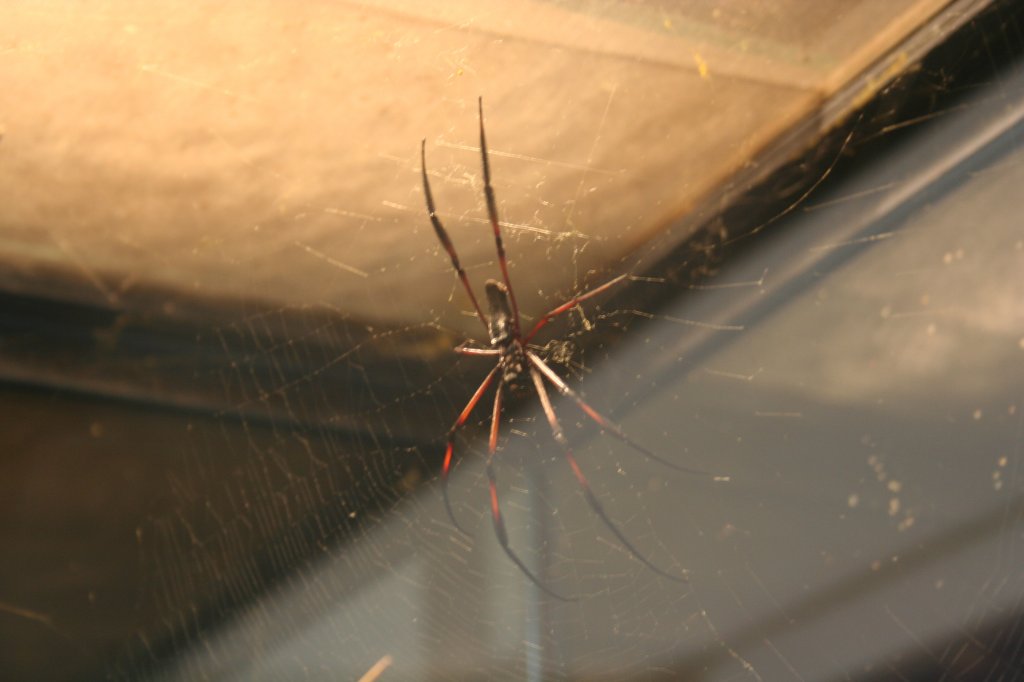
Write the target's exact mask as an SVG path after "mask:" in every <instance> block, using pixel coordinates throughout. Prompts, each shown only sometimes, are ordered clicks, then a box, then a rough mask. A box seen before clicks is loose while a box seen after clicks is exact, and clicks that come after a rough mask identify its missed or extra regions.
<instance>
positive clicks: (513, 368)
mask: <svg viewBox="0 0 1024 682" xmlns="http://www.w3.org/2000/svg"><path fill="white" fill-rule="evenodd" d="M477 103H478V108H479V115H480V156H481V159H482V162H483V178H484V197H485V198H486V200H487V214H488V217H489V218H490V222H491V228H492V230H493V231H494V243H495V246H496V248H497V252H498V263H499V265H500V266H501V275H502V280H503V281H501V282H499V281H497V280H493V279H489V280H487V281H486V282H485V283H484V291H485V292H486V295H487V304H488V311H489V313H490V314H489V315H484V313H483V311H482V310H481V308H480V304H479V302H478V301H477V298H476V295H475V294H474V293H473V288H472V287H471V286H470V285H469V278H468V277H466V271H465V269H464V268H463V267H462V265H461V264H460V263H459V257H458V254H457V253H456V251H455V247H454V246H453V245H452V241H451V239H450V238H449V236H448V232H447V231H446V230H445V229H444V226H443V225H442V224H441V219H440V218H438V216H437V211H436V210H435V207H434V197H433V195H432V194H431V192H430V181H429V180H428V178H427V162H426V146H427V141H426V140H423V142H422V143H421V145H420V164H421V165H420V170H421V173H422V176H423V194H424V195H425V197H426V200H427V214H428V215H429V216H430V222H431V224H432V225H433V226H434V231H435V232H436V233H437V238H438V240H440V242H441V246H443V247H444V250H445V251H447V252H448V256H449V257H450V258H451V262H452V267H453V268H454V269H455V272H456V273H457V274H458V276H459V279H460V280H461V281H462V286H463V287H464V288H465V290H466V293H467V294H468V295H469V300H470V301H471V302H472V304H473V310H474V311H475V312H476V316H477V318H478V319H479V320H480V322H482V323H483V325H484V329H485V331H486V333H487V338H488V343H489V345H488V347H484V348H480V347H475V346H471V345H468V344H470V343H471V342H469V341H467V342H464V343H462V344H460V345H459V346H457V347H456V348H455V352H456V353H459V354H462V355H473V356H487V357H493V358H496V359H497V364H496V365H495V366H494V368H493V369H491V371H490V372H489V373H488V374H487V376H486V377H484V380H483V382H482V383H481V384H480V386H479V387H478V388H477V389H476V392H475V393H473V397H472V398H470V399H469V402H468V403H467V404H466V406H465V407H464V408H463V410H462V412H461V413H460V414H459V417H458V419H456V420H455V423H454V424H452V427H451V429H449V431H448V444H447V447H446V449H445V453H444V463H443V465H442V468H441V490H442V493H443V497H444V505H445V509H446V511H447V512H448V517H449V519H451V522H452V524H453V525H454V526H455V528H457V529H458V530H459V531H460V532H462V533H464V534H465V533H466V531H465V530H464V529H463V528H462V526H461V525H459V522H458V521H456V520H455V514H454V513H453V512H452V507H451V502H450V500H449V496H448V474H449V472H450V471H451V464H452V454H453V452H454V449H455V436H456V434H457V433H458V431H459V430H460V429H461V428H462V427H463V426H464V425H465V424H466V421H467V420H468V419H469V417H470V415H471V414H472V413H473V410H474V409H475V408H476V406H477V404H478V403H479V402H480V400H481V399H482V398H483V395H484V393H485V392H486V391H487V389H488V388H489V387H490V386H491V384H493V383H494V382H495V380H497V390H496V391H495V393H494V408H493V411H492V413H491V430H490V439H489V441H488V445H487V479H488V484H489V489H490V502H491V521H492V523H493V525H494V533H495V535H496V536H497V539H498V543H499V544H500V545H501V548H502V549H503V550H504V551H505V554H507V555H508V557H509V559H511V560H512V562H513V563H514V564H515V565H516V566H517V567H518V568H519V570H520V571H522V572H523V574H524V575H525V576H526V577H527V578H529V580H530V581H531V582H532V583H533V584H534V585H536V586H537V587H538V588H540V589H541V590H543V591H544V592H545V593H547V594H549V595H551V596H552V597H555V598H557V599H560V600H563V601H567V600H568V599H567V598H566V597H563V596H562V595H560V594H558V593H557V592H555V591H553V590H552V589H551V588H549V587H548V586H546V585H545V584H544V583H543V582H542V581H541V580H540V579H539V578H538V577H537V576H536V575H534V573H533V572H532V571H530V569H529V568H527V566H526V564H525V563H524V562H523V560H522V559H520V558H519V555H517V554H516V553H515V551H514V550H513V549H512V547H511V546H510V545H509V541H508V533H507V531H506V530H505V521H504V520H503V518H502V515H501V506H500V504H499V502H498V491H497V483H496V477H495V470H494V455H495V453H496V452H497V449H498V429H499V426H500V423H501V408H502V395H503V393H504V391H505V390H506V389H512V390H514V389H517V388H521V387H522V385H521V382H522V381H523V380H524V378H528V379H529V380H530V382H531V383H532V384H533V387H534V389H535V390H536V393H537V397H538V399H539V400H540V404H541V407H542V408H543V410H544V416H545V417H546V418H547V421H548V424H549V426H550V427H551V433H552V434H553V436H554V439H555V441H556V442H557V443H558V445H559V446H561V448H562V450H563V452H564V454H565V459H566V461H567V462H568V464H569V467H570V468H571V469H572V472H573V474H574V475H575V476H576V481H577V483H578V484H579V486H580V489H581V490H582V492H583V497H584V499H586V501H587V504H589V505H590V508H591V509H592V510H593V512H594V514H596V515H597V517H598V518H599V519H600V520H601V521H602V523H604V525H605V526H607V527H608V529H609V530H610V531H611V532H612V533H613V534H614V535H615V537H616V538H618V540H619V542H620V543H621V544H622V546H623V547H625V548H626V550H628V551H629V553H630V554H631V555H632V556H633V557H634V558H635V559H636V560H637V561H639V562H640V563H642V564H644V565H645V566H647V568H649V569H650V570H652V571H654V572H655V573H657V574H658V575H660V576H663V577H665V578H668V579H669V580H674V581H677V582H686V578H685V577H684V576H682V575H676V574H674V573H669V572H668V571H665V570H663V569H661V568H659V567H657V566H656V565H654V564H653V563H651V561H649V560H648V559H647V558H646V557H645V556H644V555H643V554H641V553H640V551H639V550H637V549H636V547H634V546H633V544H632V543H631V542H630V541H629V540H628V539H627V538H626V536H625V535H624V534H623V532H622V531H621V530H620V529H619V527H618V526H616V525H615V523H613V522H612V520H611V518H610V517H609V516H608V514H607V512H605V510H604V506H603V505H602V504H601V502H600V500H598V498H597V496H596V495H595V494H594V492H593V490H592V489H591V487H590V483H589V482H588V481H587V477H586V476H585V475H584V474H583V470H582V469H581V468H580V465H579V463H578V462H577V461H576V456H575V455H574V454H573V451H572V447H570V445H569V441H568V439H567V438H566V437H565V433H564V432H563V430H562V426H561V424H560V422H559V421H558V416H557V415H556V414H555V410H554V407H552V404H551V398H550V397H549V395H548V389H547V387H546V386H545V381H547V382H548V383H549V384H551V386H553V387H554V388H555V390H557V391H558V393H559V394H561V395H562V396H565V397H567V398H569V399H571V400H572V401H574V402H575V403H576V405H577V406H578V407H579V408H580V410H582V411H583V414H585V415H586V416H587V417H588V418H590V419H591V420H592V421H594V422H595V423H596V424H597V425H598V426H599V427H601V429H602V430H604V431H605V432H606V433H609V434H611V435H613V436H615V437H616V438H618V439H619V440H621V441H623V442H624V443H626V444H627V445H629V446H630V447H632V448H633V449H634V450H636V451H637V452H639V453H641V454H642V455H644V456H645V457H648V458H650V459H653V460H655V461H657V462H660V463H661V464H663V465H665V466H668V467H671V468H673V469H676V470H679V471H683V472H686V473H691V474H699V475H708V474H707V472H704V471H700V470H697V469H690V468H688V467H683V466H679V465H677V464H674V463H672V462H669V461H667V460H665V459H662V458H661V457H658V456H657V455H655V454H654V453H653V452H651V451H650V450H648V449H647V448H645V447H643V446H641V445H639V444H638V443H636V442H635V441H634V440H632V439H631V438H629V437H628V436H627V435H626V434H625V432H623V430H622V429H621V428H619V426H617V425H616V424H615V423H613V422H611V421H609V420H608V419H607V418H606V417H604V416H603V415H601V414H600V413H599V412H598V411H597V410H595V409H594V408H593V407H591V406H590V405H589V404H587V402H586V401H584V400H583V398H582V397H581V396H580V395H579V394H578V393H577V392H576V391H574V390H573V389H572V388H570V387H569V385H568V384H566V383H565V381H563V380H562V378H561V377H559V376H558V375H557V374H556V373H555V372H554V371H553V370H552V369H551V368H550V367H549V366H548V365H547V363H545V362H544V360H542V359H541V358H540V356H538V355H537V354H536V353H535V352H534V351H533V350H532V349H531V346H530V341H531V340H533V338H534V337H535V336H536V335H537V333H538V332H539V331H540V330H541V329H543V328H544V327H545V326H546V325H547V324H548V323H549V322H551V320H553V319H554V318H556V317H558V316H559V315H561V314H563V313H565V312H567V311H569V310H572V309H573V308H575V307H576V306H577V305H579V304H580V303H582V302H583V301H586V300H587V299H590V298H593V297H595V296H597V295H598V294H601V293H604V292H605V291H608V290H609V289H611V288H612V287H614V286H615V285H617V284H621V283H622V282H624V281H626V280H627V279H628V277H629V276H628V275H626V274H622V275H619V276H618V277H615V278H613V279H611V280H609V281H608V282H605V283H604V284H602V285H601V286H598V287H595V288H594V289H591V290H589V291H587V292H585V293H582V294H579V295H577V296H574V297H573V298H572V299H570V300H568V301H566V302H565V303H563V304H561V305H559V306H558V307H556V308H554V309H552V310H550V311H549V312H547V313H545V314H544V315H542V316H541V317H540V319H538V320H537V322H536V323H535V324H534V325H533V328H532V329H531V330H530V331H529V332H528V333H526V334H523V332H522V327H521V324H520V317H519V305H518V304H517V303H516V296H515V292H514V291H513V289H512V283H511V281H510V280H509V275H508V258H507V257H506V255H505V246H504V243H503V242H502V238H501V228H500V226H499V223H498V209H497V205H496V203H495V199H494V188H493V187H491V170H490V165H489V163H488V158H487V141H486V137H485V135H484V111H483V98H482V97H481V98H480V99H479V100H478V102H477Z"/></svg>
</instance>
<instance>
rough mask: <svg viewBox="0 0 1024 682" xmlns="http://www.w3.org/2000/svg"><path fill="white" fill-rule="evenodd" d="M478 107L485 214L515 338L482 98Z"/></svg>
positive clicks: (516, 312) (512, 295)
mask: <svg viewBox="0 0 1024 682" xmlns="http://www.w3.org/2000/svg"><path fill="white" fill-rule="evenodd" d="M477 105H478V107H479V109H480V158H481V159H482V160H483V167H484V197H486V199H487V216H488V217H489V218H490V219H491V229H492V230H493V231H494V245H495V246H496V247H497V249H498V264H499V265H501V275H502V277H504V278H505V287H506V288H507V289H508V298H509V300H510V301H511V302H512V330H513V334H512V335H513V336H514V337H515V338H517V339H518V338H520V336H519V304H518V303H516V294H515V291H513V289H512V281H511V280H510V279H509V278H508V258H507V257H506V256H505V243H504V242H503V241H502V239H501V228H500V227H499V226H498V205H497V202H495V200H494V188H493V187H491V165H490V163H489V162H488V160H487V138H486V136H485V135H484V98H483V97H480V98H478V99H477Z"/></svg>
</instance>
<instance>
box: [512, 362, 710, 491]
mask: <svg viewBox="0 0 1024 682" xmlns="http://www.w3.org/2000/svg"><path fill="white" fill-rule="evenodd" d="M526 355H527V357H528V358H529V359H530V362H532V363H533V365H534V366H535V367H536V368H537V369H539V370H540V371H541V373H543V374H544V377H545V378H546V379H547V380H548V381H550V382H551V383H552V384H553V385H554V387H555V388H557V389H558V392H559V393H561V394H562V395H564V396H566V397H568V398H571V399H572V400H573V401H574V402H575V403H576V404H577V405H578V406H579V408H580V409H581V410H583V413H584V414H586V415H587V416H588V417H590V418H591V419H592V420H594V422H595V423H597V425H598V426H600V427H601V428H602V429H603V430H605V431H607V432H608V433H610V434H611V435H613V436H615V437H616V438H618V439H619V440H621V441H622V442H623V443H625V444H626V445H628V446H630V447H631V448H633V449H634V450H636V451H637V452H639V453H640V454H642V455H643V456H644V457H648V458H650V459H653V460H654V461H655V462H658V463H659V464H662V465H664V466H667V467H668V468H670V469H675V470H676V471H681V472H683V473H686V474H693V475H695V476H714V477H715V478H717V479H722V478H724V477H720V476H717V475H715V474H712V473H711V472H708V471H704V470H702V469H694V468H691V467H685V466H682V465H679V464H676V463H674V462H670V461H668V460H667V459H665V458H663V457H659V456H658V455H656V454H654V453H653V452H651V451H650V450H648V449H647V448H645V447H644V446H642V445H640V444H639V443H637V442H636V441H635V440H633V439H632V438H630V437H629V436H627V435H626V434H625V433H624V432H623V430H622V429H621V428H620V427H619V426H618V425H616V424H615V422H612V421H610V420H609V419H608V418H607V417H605V416H604V415H602V414H601V413H600V412H598V411H597V410H595V409H594V408H592V407H591V406H590V405H588V404H587V402H586V401H585V400H583V398H582V397H581V396H580V394H579V393H577V392H576V391H574V390H572V389H571V388H569V385H568V384H566V383H565V382H564V381H563V380H562V378H561V377H560V376H558V375H557V374H555V372H554V370H552V369H551V368H550V367H548V366H547V364H546V363H545V362H544V361H543V360H541V359H540V358H539V357H538V356H537V355H536V354H535V353H533V352H532V351H526Z"/></svg>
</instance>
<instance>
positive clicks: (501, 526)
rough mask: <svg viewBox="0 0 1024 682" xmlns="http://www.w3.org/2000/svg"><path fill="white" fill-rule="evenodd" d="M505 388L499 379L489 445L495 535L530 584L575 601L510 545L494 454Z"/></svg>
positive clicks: (488, 472)
mask: <svg viewBox="0 0 1024 682" xmlns="http://www.w3.org/2000/svg"><path fill="white" fill-rule="evenodd" d="M504 387H505V380H504V378H502V379H499V380H498V391H497V393H496V394H495V396H494V413H493V414H492V415H491V439H490V441H489V442H488V444H487V480H488V483H489V487H490V493H491V520H492V521H493V522H494V534H495V535H497V536H498V543H499V544H500V545H501V548H502V549H503V550H505V554H507V555H508V558H509V559H511V560H512V563H514V564H515V565H516V566H518V567H519V570H520V571H522V572H523V575H525V576H526V577H527V578H529V579H530V582H532V583H533V584H534V585H536V586H537V587H538V588H540V589H541V590H542V591H543V592H544V593H545V594H548V595H550V596H552V597H554V598H555V599H559V600H561V601H575V600H576V597H565V596H563V595H561V594H558V593H557V592H555V591H554V590H552V589H551V588H550V587H548V586H547V585H545V584H544V583H543V582H542V581H541V579H540V578H538V577H537V576H536V575H534V574H533V572H532V571H530V569H529V568H527V567H526V564H525V563H524V562H523V560H522V559H520V558H519V556H518V555H517V554H516V553H515V552H514V551H513V550H512V547H511V546H510V545H509V543H508V531H506V530H505V520H504V519H503V518H502V516H501V505H500V504H498V481H497V476H496V475H495V472H494V454H495V453H496V452H497V451H498V426H499V424H501V390H502V388H504Z"/></svg>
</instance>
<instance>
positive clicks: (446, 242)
mask: <svg viewBox="0 0 1024 682" xmlns="http://www.w3.org/2000/svg"><path fill="white" fill-rule="evenodd" d="M420 172H421V173H422V175H423V194H424V196H426V198H427V214H428V215H429V216H430V223H431V224H432V225H433V226H434V232H435V233H437V238H438V239H439V240H440V242H441V246H443V247H444V250H445V251H447V252H448V257H449V258H451V260H452V267H453V268H455V272H456V273H458V275H459V279H461V280H462V286H463V287H464V288H465V289H466V293H467V294H469V300H470V301H472V302H473V310H475V311H476V316H477V317H478V318H480V321H481V322H482V323H483V325H484V329H485V330H486V331H487V334H488V337H489V336H490V333H491V331H490V327H489V326H488V325H487V318H486V317H484V313H483V311H482V310H481V309H480V304H479V303H478V302H477V300H476V294H474V293H473V289H472V287H470V286H469V278H468V277H467V276H466V270H465V268H463V267H462V265H461V264H460V263H459V256H458V254H457V253H455V246H454V245H453V244H452V240H451V238H450V237H449V236H448V232H447V231H446V230H445V229H444V226H443V225H442V224H441V219H440V218H438V217H437V211H436V210H435V209H434V195H433V194H431V193H430V180H428V179H427V141H426V140H423V141H422V142H421V143H420Z"/></svg>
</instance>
